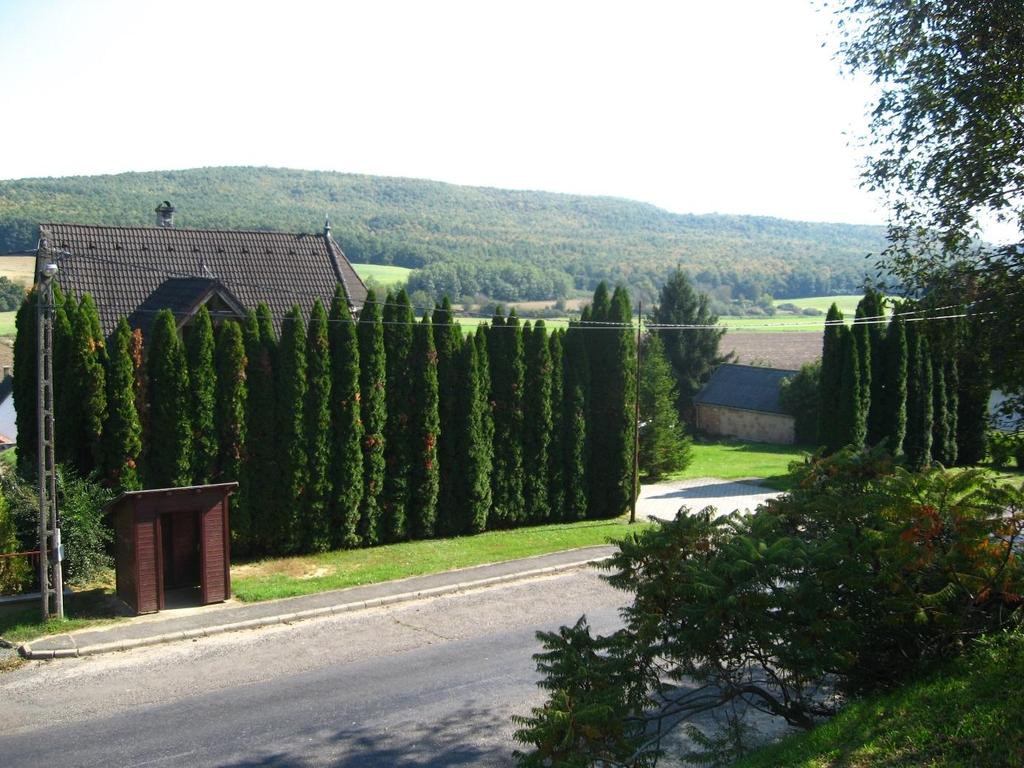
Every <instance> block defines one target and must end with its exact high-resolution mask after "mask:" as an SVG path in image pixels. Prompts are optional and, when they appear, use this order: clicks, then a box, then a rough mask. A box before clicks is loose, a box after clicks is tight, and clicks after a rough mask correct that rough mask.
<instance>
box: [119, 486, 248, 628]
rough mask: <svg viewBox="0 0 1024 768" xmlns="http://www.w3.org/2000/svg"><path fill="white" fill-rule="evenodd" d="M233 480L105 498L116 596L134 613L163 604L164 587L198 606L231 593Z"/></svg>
mask: <svg viewBox="0 0 1024 768" xmlns="http://www.w3.org/2000/svg"><path fill="white" fill-rule="evenodd" d="M237 487H238V483H220V484H218V485H196V486H190V487H187V488H156V489H153V490H148V491H128V492H126V493H123V494H121V496H119V497H118V498H116V499H114V501H112V502H110V505H109V509H110V512H111V515H112V516H113V521H114V534H115V537H116V550H115V567H116V570H117V596H118V597H120V598H121V599H122V600H124V601H125V602H126V603H127V604H128V605H130V606H131V607H132V608H134V609H135V611H136V612H137V613H153V612H154V611H160V610H163V608H164V596H165V593H166V592H167V591H169V590H182V591H183V592H184V593H186V594H190V593H195V595H196V597H197V598H198V603H199V604H200V605H207V604H209V603H219V602H222V601H224V600H227V599H228V598H229V597H230V596H231V573H230V566H231V551H230V530H231V529H230V528H229V527H228V497H229V496H230V495H231V493H232V491H234V490H235V489H236V488H237Z"/></svg>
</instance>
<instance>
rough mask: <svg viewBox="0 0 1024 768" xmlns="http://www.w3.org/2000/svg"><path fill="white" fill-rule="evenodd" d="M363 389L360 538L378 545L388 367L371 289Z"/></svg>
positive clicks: (363, 323) (365, 315) (363, 322)
mask: <svg viewBox="0 0 1024 768" xmlns="http://www.w3.org/2000/svg"><path fill="white" fill-rule="evenodd" d="M358 336H359V361H360V372H359V392H360V396H361V400H360V404H361V406H362V422H363V500H362V503H361V505H360V509H359V538H360V539H361V540H362V543H363V545H364V546H371V545H373V544H378V543H379V542H380V540H381V538H382V536H383V534H384V531H383V530H382V528H381V524H382V520H381V518H382V516H383V506H384V475H385V471H386V466H385V462H384V430H385V429H386V428H387V418H388V412H387V400H386V397H387V369H386V363H385V359H384V326H383V325H382V321H381V312H380V304H379V303H378V302H377V297H376V296H375V294H374V293H373V291H370V292H369V293H367V295H366V303H365V304H364V305H363V309H362V311H361V312H360V314H359V328H358Z"/></svg>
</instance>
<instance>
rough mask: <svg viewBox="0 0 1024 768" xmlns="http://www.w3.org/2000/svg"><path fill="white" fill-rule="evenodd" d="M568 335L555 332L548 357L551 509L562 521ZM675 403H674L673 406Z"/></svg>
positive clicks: (555, 518)
mask: <svg viewBox="0 0 1024 768" xmlns="http://www.w3.org/2000/svg"><path fill="white" fill-rule="evenodd" d="M564 338H565V332H564V331H560V330H555V331H552V333H551V336H550V337H549V339H548V357H549V358H550V359H551V400H550V402H551V406H550V409H551V445H550V447H549V448H548V472H547V483H548V508H549V509H550V514H549V517H550V519H551V520H561V519H562V511H563V508H564V507H565V486H564V479H563V470H564V462H563V455H564V453H565V436H564V434H563V418H562V417H563V413H562V410H563V409H562V402H563V400H564V397H565V396H564V394H563V386H564V383H565V382H564V378H563V372H562V367H563V358H564V356H565V350H564V349H563V346H562V341H563V339H564ZM674 406H675V404H674V403H673V407H674Z"/></svg>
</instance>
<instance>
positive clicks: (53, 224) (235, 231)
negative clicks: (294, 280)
mask: <svg viewBox="0 0 1024 768" xmlns="http://www.w3.org/2000/svg"><path fill="white" fill-rule="evenodd" d="M39 226H40V227H81V228H83V229H121V230H140V229H141V230H144V231H149V232H213V233H217V234H229V235H286V236H288V237H316V238H322V237H323V233H322V232H285V231H283V230H280V229H199V228H196V227H143V226H139V227H135V226H121V225H117V224H75V223H74V222H66V221H65V222H40V223H39Z"/></svg>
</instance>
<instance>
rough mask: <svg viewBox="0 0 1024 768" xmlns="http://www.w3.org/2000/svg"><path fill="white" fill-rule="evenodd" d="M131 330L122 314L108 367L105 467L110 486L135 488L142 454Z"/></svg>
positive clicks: (104, 442)
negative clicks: (136, 404)
mask: <svg viewBox="0 0 1024 768" xmlns="http://www.w3.org/2000/svg"><path fill="white" fill-rule="evenodd" d="M131 344H132V331H131V328H130V327H129V326H128V321H127V320H125V319H124V318H121V320H120V322H118V324H117V329H116V330H115V331H114V335H113V337H112V345H111V350H110V368H109V370H108V371H107V421H106V423H105V424H104V425H103V468H104V475H105V476H106V478H107V481H108V482H109V483H110V485H111V487H113V488H115V489H117V490H121V491H134V490H138V489H139V488H141V487H142V480H141V476H140V474H139V456H140V454H141V453H142V426H141V425H140V423H139V414H138V411H137V410H136V407H135V381H136V371H135V361H134V359H133V357H132V349H131Z"/></svg>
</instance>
